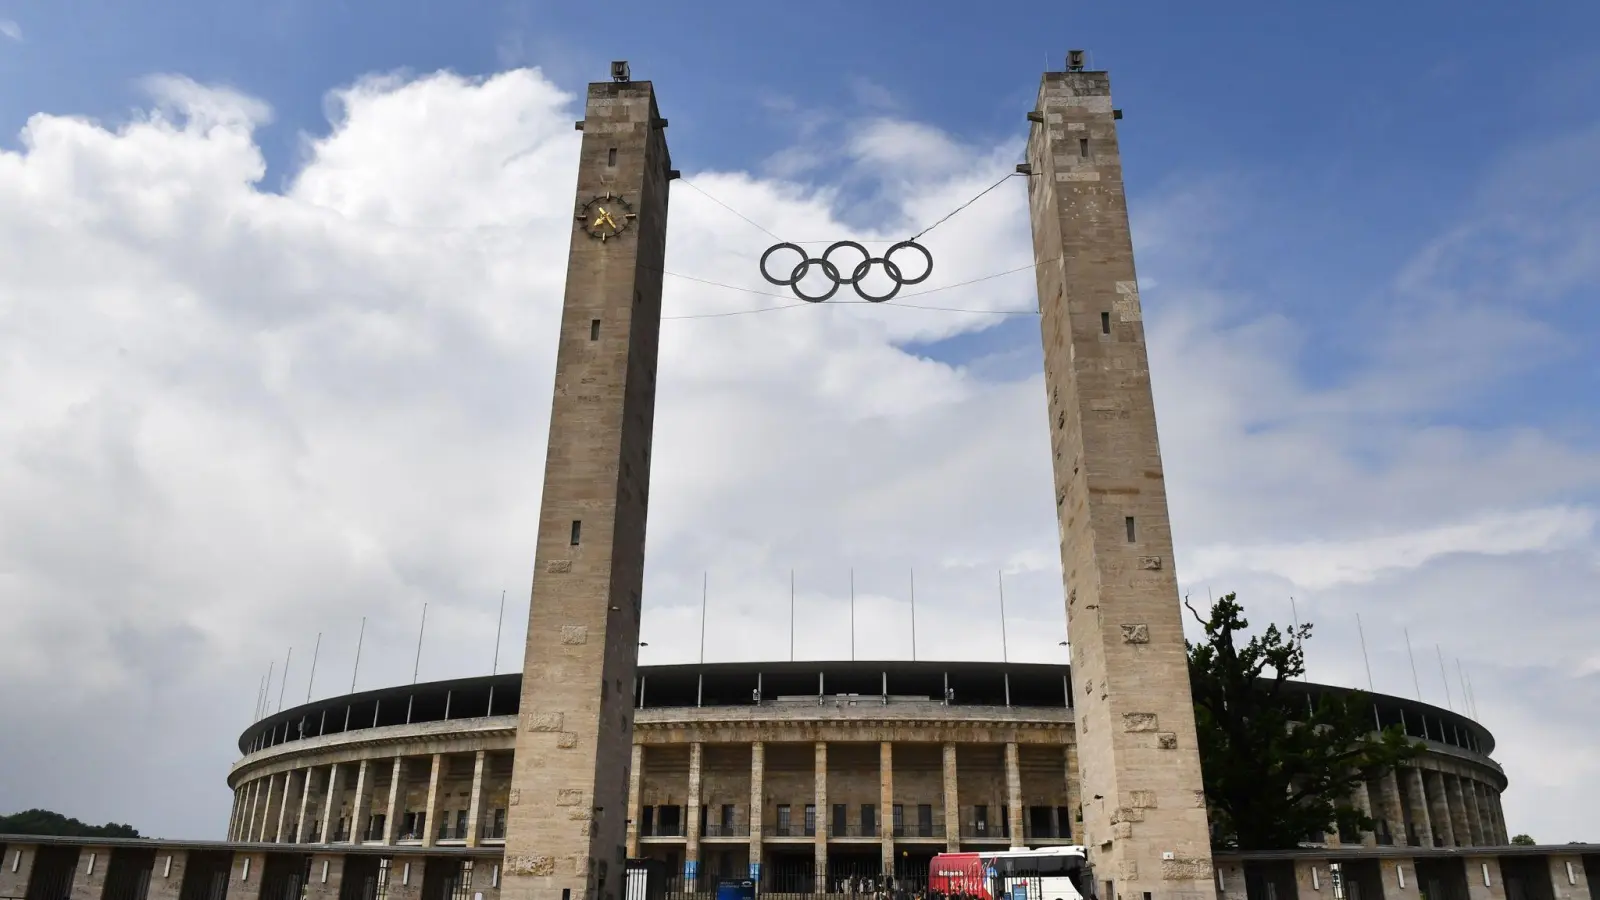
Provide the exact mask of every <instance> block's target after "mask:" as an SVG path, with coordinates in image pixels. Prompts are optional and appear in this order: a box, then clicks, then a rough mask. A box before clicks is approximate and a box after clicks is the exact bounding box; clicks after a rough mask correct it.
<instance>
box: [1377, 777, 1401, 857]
mask: <svg viewBox="0 0 1600 900" xmlns="http://www.w3.org/2000/svg"><path fill="white" fill-rule="evenodd" d="M1403 802H1404V800H1403V798H1402V795H1401V793H1400V779H1399V777H1398V776H1397V775H1396V774H1395V770H1393V769H1391V770H1390V771H1389V772H1387V773H1385V774H1384V776H1383V777H1382V778H1380V779H1378V815H1379V816H1380V817H1381V818H1382V819H1383V820H1384V822H1385V823H1386V824H1387V825H1388V827H1389V836H1390V837H1391V838H1392V839H1393V841H1394V843H1395V846H1400V847H1403V846H1405V842H1406V820H1405V813H1404V812H1402V811H1401V809H1402V807H1401V804H1402V803H1403Z"/></svg>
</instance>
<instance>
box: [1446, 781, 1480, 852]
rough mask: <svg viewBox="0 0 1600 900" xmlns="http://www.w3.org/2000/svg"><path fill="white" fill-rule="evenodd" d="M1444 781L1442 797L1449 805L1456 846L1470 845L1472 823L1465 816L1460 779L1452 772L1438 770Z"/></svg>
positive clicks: (1465, 810) (1465, 804) (1471, 844)
mask: <svg viewBox="0 0 1600 900" xmlns="http://www.w3.org/2000/svg"><path fill="white" fill-rule="evenodd" d="M1439 778H1440V780H1441V781H1443V782H1444V799H1445V803H1446V804H1448V805H1449V807H1450V831H1451V833H1452V834H1454V835H1455V838H1456V846H1457V847H1471V846H1473V843H1472V823H1471V821H1470V820H1469V819H1468V818H1467V798H1466V797H1463V796H1462V794H1461V779H1460V778H1458V777H1457V776H1456V774H1455V773H1454V772H1440V773H1439Z"/></svg>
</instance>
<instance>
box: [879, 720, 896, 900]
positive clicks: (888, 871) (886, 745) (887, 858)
mask: <svg viewBox="0 0 1600 900" xmlns="http://www.w3.org/2000/svg"><path fill="white" fill-rule="evenodd" d="M878 810H879V813H878V815H879V816H880V817H881V819H880V825H879V827H878V835H879V837H881V838H882V840H883V843H882V844H881V846H882V848H883V877H885V878H892V877H894V744H892V743H890V742H888V741H882V742H880V743H879V744H878Z"/></svg>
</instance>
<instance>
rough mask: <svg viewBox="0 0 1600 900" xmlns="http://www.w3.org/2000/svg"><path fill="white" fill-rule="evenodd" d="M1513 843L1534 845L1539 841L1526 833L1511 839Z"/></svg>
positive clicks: (1523, 845) (1526, 845)
mask: <svg viewBox="0 0 1600 900" xmlns="http://www.w3.org/2000/svg"><path fill="white" fill-rule="evenodd" d="M1511 843H1513V844H1516V845H1518V846H1522V847H1532V846H1533V845H1534V844H1536V843H1537V841H1535V840H1534V839H1533V838H1532V837H1529V836H1528V835H1526V834H1519V835H1517V836H1515V837H1513V838H1512V839H1511Z"/></svg>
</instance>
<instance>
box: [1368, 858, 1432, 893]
mask: <svg viewBox="0 0 1600 900" xmlns="http://www.w3.org/2000/svg"><path fill="white" fill-rule="evenodd" d="M1378 871H1379V873H1380V874H1381V875H1382V876H1383V900H1421V898H1422V890H1421V888H1420V887H1419V886H1418V885H1417V866H1416V863H1415V861H1413V860H1410V859H1405V858H1401V859H1380V860H1378Z"/></svg>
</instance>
